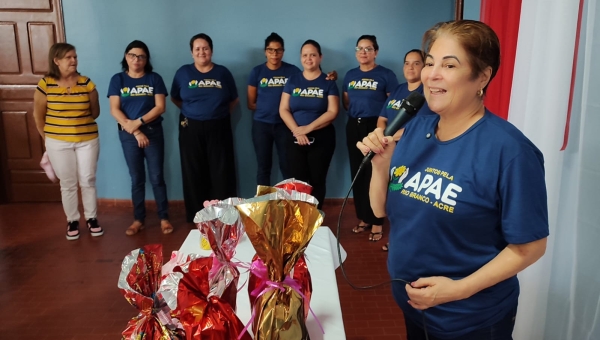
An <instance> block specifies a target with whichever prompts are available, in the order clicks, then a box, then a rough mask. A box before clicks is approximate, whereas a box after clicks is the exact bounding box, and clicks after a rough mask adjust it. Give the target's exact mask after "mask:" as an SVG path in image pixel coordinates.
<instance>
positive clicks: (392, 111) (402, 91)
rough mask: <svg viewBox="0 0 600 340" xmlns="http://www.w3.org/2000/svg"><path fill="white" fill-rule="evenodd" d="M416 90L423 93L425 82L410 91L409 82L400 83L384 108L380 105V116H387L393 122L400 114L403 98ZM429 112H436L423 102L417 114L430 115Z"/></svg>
mask: <svg viewBox="0 0 600 340" xmlns="http://www.w3.org/2000/svg"><path fill="white" fill-rule="evenodd" d="M414 91H417V92H418V93H420V94H423V84H421V85H419V87H417V88H416V89H414V90H413V91H410V90H409V89H408V83H402V84H400V85H398V87H396V89H395V90H394V92H392V93H390V96H389V97H388V99H387V101H386V102H385V104H384V105H383V108H381V107H380V108H381V112H380V113H379V116H380V117H385V118H387V119H388V122H391V121H392V120H394V118H396V116H397V115H398V111H400V104H402V100H403V99H406V97H408V95H409V94H411V93H412V92H414ZM429 114H435V112H433V111H431V110H430V109H429V106H427V103H425V104H423V106H422V107H421V109H420V110H419V111H418V112H417V115H429Z"/></svg>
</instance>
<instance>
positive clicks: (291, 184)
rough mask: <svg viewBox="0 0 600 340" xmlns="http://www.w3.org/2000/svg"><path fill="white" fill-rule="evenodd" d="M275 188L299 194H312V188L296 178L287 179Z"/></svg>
mask: <svg viewBox="0 0 600 340" xmlns="http://www.w3.org/2000/svg"><path fill="white" fill-rule="evenodd" d="M275 188H280V189H285V190H294V191H298V192H302V193H305V194H309V195H310V193H311V192H312V186H311V185H310V184H308V183H306V182H302V181H299V180H297V179H295V178H290V179H286V180H284V181H281V182H279V183H277V184H275Z"/></svg>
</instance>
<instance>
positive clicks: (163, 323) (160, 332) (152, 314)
mask: <svg viewBox="0 0 600 340" xmlns="http://www.w3.org/2000/svg"><path fill="white" fill-rule="evenodd" d="M162 259H163V257H162V245H160V244H152V245H147V246H144V247H142V248H140V249H136V250H134V251H132V252H131V253H129V254H128V255H127V256H125V258H124V259H123V264H122V265H121V275H120V276H119V284H118V287H119V289H120V290H121V292H122V293H123V296H125V299H127V301H129V303H130V304H131V305H132V306H134V307H135V308H137V309H138V310H139V314H138V315H137V316H136V317H134V318H132V319H131V320H129V323H128V324H127V328H126V329H125V330H124V331H123V333H122V334H123V339H127V340H141V339H144V340H170V339H177V336H176V333H175V331H174V330H172V329H169V327H168V323H169V322H168V321H170V317H169V309H168V307H167V305H166V303H165V302H164V300H162V299H161V298H160V297H159V296H158V295H157V294H156V292H157V290H158V288H159V284H160V279H161V268H162Z"/></svg>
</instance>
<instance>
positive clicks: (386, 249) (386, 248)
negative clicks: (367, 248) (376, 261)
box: [381, 242, 390, 251]
mask: <svg viewBox="0 0 600 340" xmlns="http://www.w3.org/2000/svg"><path fill="white" fill-rule="evenodd" d="M381 250H383V251H388V250H390V243H389V242H388V243H386V244H384V245H383V246H381Z"/></svg>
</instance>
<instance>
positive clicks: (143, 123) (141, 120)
mask: <svg viewBox="0 0 600 340" xmlns="http://www.w3.org/2000/svg"><path fill="white" fill-rule="evenodd" d="M140 122H142V125H146V122H144V118H142V117H140Z"/></svg>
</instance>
